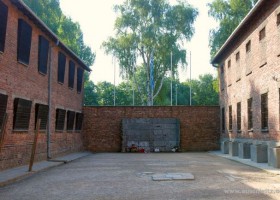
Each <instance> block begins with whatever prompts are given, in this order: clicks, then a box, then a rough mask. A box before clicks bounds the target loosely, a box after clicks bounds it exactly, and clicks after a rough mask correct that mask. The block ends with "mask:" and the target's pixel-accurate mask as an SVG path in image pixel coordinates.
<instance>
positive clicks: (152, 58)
mask: <svg viewBox="0 0 280 200" xmlns="http://www.w3.org/2000/svg"><path fill="white" fill-rule="evenodd" d="M150 86H151V91H152V92H153V91H154V51H152V54H151V57H150Z"/></svg>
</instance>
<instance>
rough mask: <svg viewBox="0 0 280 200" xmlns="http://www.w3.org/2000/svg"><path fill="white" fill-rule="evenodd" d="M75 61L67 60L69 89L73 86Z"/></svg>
mask: <svg viewBox="0 0 280 200" xmlns="http://www.w3.org/2000/svg"><path fill="white" fill-rule="evenodd" d="M75 71H76V70H75V63H74V62H73V61H72V60H70V61H69V70H68V87H69V88H70V89H73V88H74V82H75Z"/></svg>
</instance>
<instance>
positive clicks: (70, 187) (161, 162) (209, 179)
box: [0, 153, 280, 200]
mask: <svg viewBox="0 0 280 200" xmlns="http://www.w3.org/2000/svg"><path fill="white" fill-rule="evenodd" d="M162 173H192V174H193V175H194V177H195V179H194V180H172V181H153V180H152V176H153V175H157V174H162ZM0 199H1V200H6V199H7V200H17V199H19V200H25V199H26V200H32V199H40V200H44V199H52V200H55V199H64V200H68V199H75V200H76V199H83V200H86V199H91V200H99V199H100V200H101V199H102V200H107V199H108V200H109V199H117V200H125V199H131V200H134V199H135V200H136V199H139V200H140V199H141V200H143V199H156V200H157V199H158V200H165V199H166V200H167V199H168V200H169V199H184V200H186V199H215V200H218V199H222V200H224V199H236V200H237V199H238V200H241V199H242V200H243V199H254V200H258V199H261V200H264V199H265V200H267V199H280V176H279V175H278V176H277V175H273V174H269V173H266V172H264V171H261V170H259V169H256V168H253V167H250V166H246V165H243V164H240V163H238V162H234V161H231V160H227V159H224V158H220V157H218V156H215V155H210V154H208V153H153V154H152V153H150V154H141V153H135V154H132V153H131V154H130V153H128V154H124V153H100V154H92V155H90V156H87V157H84V158H81V159H78V160H75V161H73V162H70V163H67V164H65V165H60V166H58V167H54V168H51V169H48V170H45V171H42V172H39V173H37V174H35V175H33V176H31V177H29V178H27V179H24V180H21V181H18V182H16V183H13V184H10V185H8V186H5V187H2V188H0Z"/></svg>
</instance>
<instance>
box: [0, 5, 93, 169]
mask: <svg viewBox="0 0 280 200" xmlns="http://www.w3.org/2000/svg"><path fill="white" fill-rule="evenodd" d="M85 70H86V71H90V69H89V68H88V67H87V66H86V65H85V64H84V63H83V62H82V60H80V59H79V58H78V57H77V56H76V55H75V54H74V53H73V52H72V51H71V50H70V49H69V48H67V47H66V46H65V45H64V44H63V43H61V42H60V41H59V39H58V37H57V36H56V35H55V34H54V33H53V32H52V31H51V30H50V29H49V28H48V27H47V26H46V25H45V24H44V23H43V22H42V21H41V20H40V19H38V18H37V17H36V15H35V14H34V13H33V12H32V11H31V10H30V9H29V8H28V7H27V6H26V5H25V4H24V3H23V2H22V1H21V0H0V77H1V78H0V129H1V141H0V144H1V146H0V148H1V149H0V150H1V154H0V170H3V169H5V168H9V167H14V166H18V165H22V164H27V163H28V161H29V158H30V154H31V148H32V141H33V138H34V133H35V128H36V122H37V120H38V119H41V124H40V134H39V139H38V147H37V154H36V159H37V160H43V159H47V157H49V158H51V157H52V158H53V157H55V156H58V155H62V154H65V153H69V152H73V151H78V150H81V149H82V148H83V144H82V136H81V126H82V119H83V115H82V99H83V73H84V71H85ZM5 116H6V117H5ZM5 119H7V120H5ZM5 121H6V123H5ZM4 127H5V129H4Z"/></svg>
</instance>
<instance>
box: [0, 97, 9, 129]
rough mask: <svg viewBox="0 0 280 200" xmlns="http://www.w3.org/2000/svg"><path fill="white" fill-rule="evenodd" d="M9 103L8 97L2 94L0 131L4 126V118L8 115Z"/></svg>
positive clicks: (0, 99)
mask: <svg viewBox="0 0 280 200" xmlns="http://www.w3.org/2000/svg"><path fill="white" fill-rule="evenodd" d="M7 102H8V96H7V95H4V94H0V130H1V129H2V126H3V122H4V116H5V114H6V109H7Z"/></svg>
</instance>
